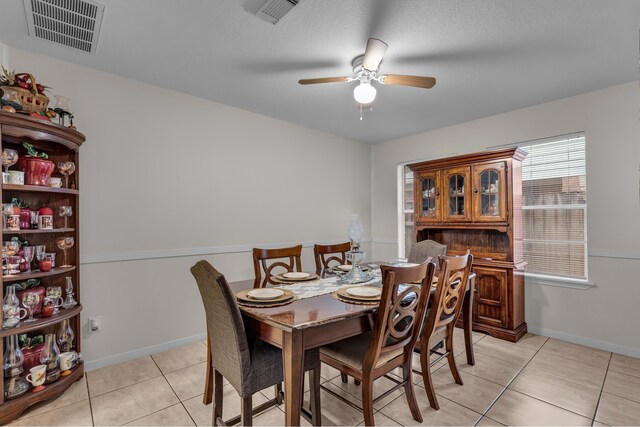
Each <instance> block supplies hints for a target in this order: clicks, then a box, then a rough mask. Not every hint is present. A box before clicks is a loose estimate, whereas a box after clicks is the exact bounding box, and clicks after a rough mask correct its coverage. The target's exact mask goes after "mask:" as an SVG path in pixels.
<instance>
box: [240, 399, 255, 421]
mask: <svg viewBox="0 0 640 427" xmlns="http://www.w3.org/2000/svg"><path fill="white" fill-rule="evenodd" d="M251 400H252V396H249V397H243V398H242V410H241V413H240V417H241V422H240V425H243V426H251V425H253V405H252V404H251Z"/></svg>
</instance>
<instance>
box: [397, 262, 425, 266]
mask: <svg viewBox="0 0 640 427" xmlns="http://www.w3.org/2000/svg"><path fill="white" fill-rule="evenodd" d="M416 265H420V264H415V263H413V262H397V263H395V264H392V265H391V266H392V267H415V266H416Z"/></svg>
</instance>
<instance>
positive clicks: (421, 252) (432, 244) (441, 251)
mask: <svg viewBox="0 0 640 427" xmlns="http://www.w3.org/2000/svg"><path fill="white" fill-rule="evenodd" d="M446 254H447V245H442V244H440V243H438V242H436V241H435V240H421V241H419V242H417V243H414V244H412V245H411V252H410V253H409V258H408V259H407V261H409V262H412V263H416V264H420V263H421V262H424V261H425V260H426V259H428V258H429V257H431V259H432V260H433V261H434V262H435V263H436V270H437V269H438V268H439V267H440V265H439V264H438V257H439V256H440V255H446Z"/></svg>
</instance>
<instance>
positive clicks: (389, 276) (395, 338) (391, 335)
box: [320, 262, 435, 426]
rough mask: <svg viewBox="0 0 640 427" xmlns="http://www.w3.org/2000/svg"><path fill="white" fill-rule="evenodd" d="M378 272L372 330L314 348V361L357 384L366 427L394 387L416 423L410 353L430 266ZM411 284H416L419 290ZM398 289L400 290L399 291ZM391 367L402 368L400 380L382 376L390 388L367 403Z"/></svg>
mask: <svg viewBox="0 0 640 427" xmlns="http://www.w3.org/2000/svg"><path fill="white" fill-rule="evenodd" d="M381 270H382V295H381V297H380V305H379V308H378V311H377V313H376V315H375V316H376V317H375V321H374V327H373V330H372V331H371V332H368V333H365V334H361V335H358V336H355V337H352V338H347V339H344V340H341V341H338V342H335V343H332V344H328V345H326V346H323V347H320V360H321V361H322V362H323V363H326V364H328V365H330V366H332V367H334V368H336V369H338V370H340V371H341V372H346V373H347V374H348V375H350V376H353V377H354V378H356V379H358V380H359V381H361V383H362V404H363V405H362V406H363V408H362V411H363V413H364V421H365V424H366V425H368V426H373V425H374V418H373V404H374V402H375V401H376V400H378V399H380V398H382V397H385V396H387V395H389V394H390V393H392V392H393V391H395V390H396V389H398V388H400V387H404V391H405V395H406V397H407V402H408V404H409V409H410V410H411V415H412V416H413V419H415V420H416V421H417V422H422V414H421V413H420V409H419V408H418V403H417V402H416V397H415V394H414V390H413V381H412V367H411V363H412V354H413V348H414V346H415V345H416V342H417V340H418V337H419V334H420V329H421V326H422V324H423V322H424V316H425V313H426V308H427V301H428V298H429V294H430V289H431V280H432V279H433V273H434V270H435V264H434V263H432V262H424V263H422V264H420V265H418V266H414V267H390V266H384V265H383V266H382V267H381ZM411 282H420V285H418V284H411ZM401 284H406V285H403V287H402V288H400V285H401ZM397 367H402V379H401V380H397V379H395V378H393V377H391V376H387V377H386V378H388V379H390V380H392V381H394V382H396V385H395V386H394V387H393V388H392V389H391V390H387V391H386V392H385V393H384V394H382V395H381V396H379V397H378V398H376V399H373V382H374V381H375V380H376V379H378V378H380V377H382V376H384V375H386V374H387V373H389V372H390V371H392V370H393V369H395V368H397ZM327 391H329V392H331V390H327ZM337 397H340V396H337Z"/></svg>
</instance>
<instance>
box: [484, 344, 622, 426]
mask: <svg viewBox="0 0 640 427" xmlns="http://www.w3.org/2000/svg"><path fill="white" fill-rule="evenodd" d="M548 338H550V337H548ZM545 344H546V341H545ZM542 346H543V347H544V344H543V345H542ZM540 350H542V347H540ZM540 350H538V351H536V353H535V354H534V355H533V357H531V360H533V358H534V357H535V356H536V355H537V354H538V352H539V351H540ZM609 353H610V356H609V357H610V358H611V357H612V355H613V352H609ZM531 360H529V362H531ZM568 360H571V361H574V362H575V360H573V359H568ZM529 362H527V364H526V365H525V366H524V367H523V368H522V369H521V370H520V372H518V375H520V374H521V373H522V371H524V368H526V367H527V365H529ZM532 369H533V368H532ZM607 369H608V368H607ZM534 370H536V371H537V369H534ZM538 372H542V371H538ZM543 373H546V372H543ZM518 375H516V376H515V377H514V378H513V380H511V381H510V382H509V385H511V383H513V381H515V379H516V378H517V377H518ZM549 375H551V374H549ZM552 376H555V375H552ZM556 378H560V377H556ZM605 380H606V375H605ZM569 381H570V380H569ZM576 384H577V383H576ZM602 384H603V387H604V382H603V383H602ZM508 387H509V386H507V387H506V388H505V389H504V391H506V390H507V388H508ZM510 390H511V391H513V392H515V393H519V394H522V395H524V396H527V397H530V398H532V399H535V400H538V401H540V402H542V403H546V404H547V405H551V406H555V407H556V408H559V409H562V410H563V411H567V412H571V413H572V414H575V415H578V416H580V417H582V418H586V419H589V417H587V416H585V415H582V414H579V413H577V412H575V411H572V410H570V409H567V408H563V407H562V406H559V405H556V404H555V403H551V402H547V401H546V400H542V399H538V398H537V397H535V396H531V395H528V394H526V393H523V392H520V391H518V390H514V389H510ZM504 391H503V392H502V393H501V394H500V396H499V397H498V399H499V398H500V397H502V394H504ZM498 399H496V400H495V402H493V404H492V405H491V406H490V407H489V409H487V412H489V410H490V409H491V408H492V407H493V405H495V403H496V402H497V401H498ZM591 424H593V421H592V422H591Z"/></svg>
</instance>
